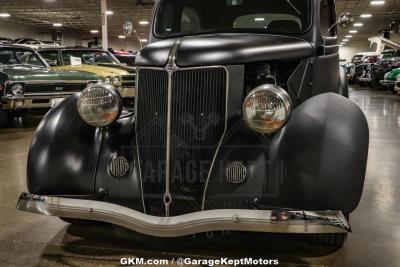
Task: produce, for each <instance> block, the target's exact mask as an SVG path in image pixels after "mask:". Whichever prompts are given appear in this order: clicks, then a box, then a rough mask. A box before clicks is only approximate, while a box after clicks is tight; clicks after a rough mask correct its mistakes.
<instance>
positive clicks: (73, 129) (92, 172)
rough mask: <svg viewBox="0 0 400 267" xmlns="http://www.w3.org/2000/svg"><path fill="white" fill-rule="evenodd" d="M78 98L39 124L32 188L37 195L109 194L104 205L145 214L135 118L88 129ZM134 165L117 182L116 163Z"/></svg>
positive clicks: (30, 161)
mask: <svg viewBox="0 0 400 267" xmlns="http://www.w3.org/2000/svg"><path fill="white" fill-rule="evenodd" d="M78 96H79V94H77V95H74V96H71V97H70V98H68V99H66V100H65V101H63V102H62V103H61V104H60V105H58V106H57V107H55V108H53V109H51V110H50V111H49V112H48V113H47V114H46V116H45V117H44V118H43V120H42V122H41V123H40V124H39V126H38V128H37V130H36V133H35V135H34V137H33V141H32V144H31V147H30V150H29V155H28V166H27V180H28V181H27V184H28V190H29V192H30V193H32V194H39V195H67V196H81V197H85V196H90V195H93V194H96V193H97V192H98V191H99V189H100V188H103V189H106V191H107V195H106V196H105V198H104V199H103V200H105V201H110V202H113V203H119V204H121V205H125V206H130V207H132V208H135V209H138V210H141V209H142V207H143V205H142V201H141V197H139V196H141V186H140V182H139V181H140V180H139V178H138V171H137V168H136V166H135V164H134V163H135V162H136V161H135V153H134V151H135V146H134V144H133V143H131V142H132V140H133V137H134V116H133V115H132V114H130V115H129V114H128V115H124V113H123V114H122V115H121V117H120V118H119V119H118V120H117V121H116V122H114V123H113V124H111V125H110V126H108V127H105V128H95V127H92V126H89V125H88V124H86V123H85V122H84V121H83V120H82V118H81V117H80V115H79V113H78V111H77V100H78ZM115 156H123V157H125V158H126V159H127V160H128V163H129V170H128V172H127V174H126V175H125V176H124V177H113V176H112V175H111V173H110V170H109V166H110V161H111V160H112V159H113V158H114V157H115Z"/></svg>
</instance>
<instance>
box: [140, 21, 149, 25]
mask: <svg viewBox="0 0 400 267" xmlns="http://www.w3.org/2000/svg"><path fill="white" fill-rule="evenodd" d="M139 24H140V25H149V22H148V21H147V20H141V21H139Z"/></svg>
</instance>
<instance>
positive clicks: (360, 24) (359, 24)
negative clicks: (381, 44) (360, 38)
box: [353, 23, 364, 27]
mask: <svg viewBox="0 0 400 267" xmlns="http://www.w3.org/2000/svg"><path fill="white" fill-rule="evenodd" d="M353 25H354V27H362V26H364V23H354V24H353Z"/></svg>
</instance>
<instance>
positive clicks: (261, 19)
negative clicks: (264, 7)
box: [254, 18, 265, 21]
mask: <svg viewBox="0 0 400 267" xmlns="http://www.w3.org/2000/svg"><path fill="white" fill-rule="evenodd" d="M254 20H255V21H264V20H265V19H264V18H255V19H254Z"/></svg>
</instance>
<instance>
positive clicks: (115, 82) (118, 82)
mask: <svg viewBox="0 0 400 267" xmlns="http://www.w3.org/2000/svg"><path fill="white" fill-rule="evenodd" d="M112 84H113V85H114V87H117V88H118V87H121V85H122V83H121V78H120V77H118V76H115V77H114V78H113V82H112Z"/></svg>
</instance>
